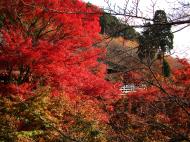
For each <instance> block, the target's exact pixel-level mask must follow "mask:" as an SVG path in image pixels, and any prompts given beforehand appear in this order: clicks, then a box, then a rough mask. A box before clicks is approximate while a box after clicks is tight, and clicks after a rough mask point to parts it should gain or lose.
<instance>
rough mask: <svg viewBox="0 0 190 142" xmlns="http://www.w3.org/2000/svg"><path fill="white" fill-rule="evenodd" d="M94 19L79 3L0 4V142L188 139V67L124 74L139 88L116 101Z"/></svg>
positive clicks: (14, 0) (16, 0) (93, 10)
mask: <svg viewBox="0 0 190 142" xmlns="http://www.w3.org/2000/svg"><path fill="white" fill-rule="evenodd" d="M100 16H101V10H100V9H99V8H98V7H96V6H93V5H91V4H89V3H88V4H86V3H84V2H82V1H80V0H64V1H62V0H42V1H39V0H1V1H0V120H1V122H0V141H5V142H6V141H8V142H9V141H18V142H22V141H23V142H32V141H39V142H44V141H47V142H55V141H65V142H70V141H80V142H106V141H107V142H112V141H113V142H124V141H129V142H133V141H146V142H152V141H158V142H178V141H179V142H180V141H181V142H186V141H190V131H189V128H190V103H189V102H190V96H189V94H190V87H189V86H190V64H189V63H188V62H187V61H186V60H179V61H178V63H179V64H180V67H179V68H172V71H171V76H170V77H166V76H163V75H162V74H161V72H162V70H159V71H158V72H155V71H157V70H155V69H156V68H155V67H153V69H152V67H151V68H148V67H147V68H146V69H144V70H141V72H139V71H131V72H129V73H128V74H127V75H126V76H124V78H125V83H135V84H141V83H142V84H144V83H145V85H146V87H145V88H141V89H138V90H136V92H131V93H128V94H127V95H125V96H124V97H121V96H120V97H119V96H118V94H120V92H119V85H118V84H119V83H118V84H112V83H111V82H108V81H106V80H105V74H106V65H105V64H103V63H102V62H101V61H102V59H103V58H104V56H105V52H106V50H105V48H104V47H100V45H103V44H100V45H98V46H96V45H97V43H99V42H101V41H102V37H104V36H100V35H99V32H100V30H101V28H100V26H99V17H100ZM151 69H152V70H151ZM146 75H147V76H146Z"/></svg>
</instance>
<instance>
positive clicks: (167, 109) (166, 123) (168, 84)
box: [111, 60, 190, 141]
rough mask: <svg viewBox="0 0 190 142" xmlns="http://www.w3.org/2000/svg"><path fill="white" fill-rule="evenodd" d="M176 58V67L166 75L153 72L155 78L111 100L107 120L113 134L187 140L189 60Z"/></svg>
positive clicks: (189, 137)
mask: <svg viewBox="0 0 190 142" xmlns="http://www.w3.org/2000/svg"><path fill="white" fill-rule="evenodd" d="M178 62H179V63H180V68H177V69H173V71H172V76H171V77H170V78H164V77H161V75H158V74H156V75H154V77H157V78H155V79H157V80H155V81H154V82H152V84H150V85H149V86H147V88H146V89H138V90H136V92H131V93H128V94H127V95H126V98H124V99H122V100H120V101H118V102H117V103H116V104H115V107H114V113H113V114H112V118H111V122H112V127H113V128H114V129H115V130H114V132H115V137H116V138H118V137H119V138H121V139H123V141H133V140H138V139H141V140H144V141H189V140H190V131H189V126H190V64H189V63H188V61H186V60H178ZM134 80H136V78H134ZM116 119H117V120H118V121H117V123H115V122H116V121H115V120H116ZM121 133H122V135H121ZM137 133H138V134H137ZM132 139H133V140H132Z"/></svg>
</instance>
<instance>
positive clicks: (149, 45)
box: [138, 10, 173, 61]
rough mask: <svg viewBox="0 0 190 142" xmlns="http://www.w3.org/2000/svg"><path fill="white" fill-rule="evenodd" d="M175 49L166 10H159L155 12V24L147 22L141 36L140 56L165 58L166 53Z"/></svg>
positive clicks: (148, 58) (149, 59)
mask: <svg viewBox="0 0 190 142" xmlns="http://www.w3.org/2000/svg"><path fill="white" fill-rule="evenodd" d="M171 49H173V34H172V32H171V25H170V24H169V23H168V20H167V16H166V13H165V11H163V10H157V11H156V12H155V14H154V18H153V24H151V23H147V24H146V25H145V28H144V31H143V33H142V35H141V36H140V38H139V49H138V56H139V58H140V59H141V60H143V59H147V61H151V60H152V59H154V58H156V57H158V55H159V56H160V57H161V58H164V54H165V53H167V52H168V53H169V52H170V50H171Z"/></svg>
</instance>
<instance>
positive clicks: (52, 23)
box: [0, 0, 117, 98]
mask: <svg viewBox="0 0 190 142" xmlns="http://www.w3.org/2000/svg"><path fill="white" fill-rule="evenodd" d="M10 3H11V4H10ZM0 4H1V6H0V11H2V12H3V14H4V15H3V16H4V17H5V19H4V21H3V22H4V25H3V27H2V29H1V32H0V33H1V35H2V36H1V37H2V43H1V45H0V46H1V48H0V71H1V73H3V74H6V75H7V78H4V80H3V79H2V80H3V81H1V82H3V83H1V85H0V86H1V88H3V87H4V83H7V84H8V85H7V84H6V87H7V86H9V85H10V84H15V85H16V86H17V88H20V87H21V86H22V84H28V85H27V86H28V88H29V86H30V89H27V91H32V90H34V89H35V88H36V87H37V86H38V85H48V86H51V87H52V88H53V90H55V91H53V93H54V95H56V94H57V92H58V91H57V90H59V91H60V90H64V91H65V92H68V94H70V95H71V94H72V95H76V94H84V95H90V96H101V97H106V98H110V97H115V94H117V89H115V87H114V86H113V85H112V84H111V83H108V82H107V81H105V80H104V74H105V65H103V64H102V63H100V62H98V61H97V60H98V59H99V58H102V57H103V55H104V52H105V51H104V49H102V48H96V47H93V44H95V43H96V42H99V41H100V40H101V39H100V37H99V31H100V26H99V16H100V11H99V9H98V8H97V7H95V6H92V5H88V4H85V3H83V2H81V1H79V0H74V1H70V0H65V1H64V2H63V1H61V0H45V1H38V0H16V1H12V0H3V1H1V3H0ZM87 13H91V14H87ZM92 13H96V14H92ZM25 86H26V85H25ZM20 89H22V87H21V88H20ZM1 90H3V89H1ZM17 90H18V89H17ZM17 90H15V91H17ZM11 93H12V92H11ZM25 94H26V93H25Z"/></svg>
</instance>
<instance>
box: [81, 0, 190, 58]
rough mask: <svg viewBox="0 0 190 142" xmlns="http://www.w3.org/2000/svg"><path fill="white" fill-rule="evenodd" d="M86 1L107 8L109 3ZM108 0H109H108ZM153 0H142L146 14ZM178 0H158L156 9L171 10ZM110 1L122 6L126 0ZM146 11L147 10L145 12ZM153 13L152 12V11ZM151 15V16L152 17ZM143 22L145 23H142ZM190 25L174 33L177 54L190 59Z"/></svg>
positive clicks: (98, 0) (142, 7) (141, 4)
mask: <svg viewBox="0 0 190 142" xmlns="http://www.w3.org/2000/svg"><path fill="white" fill-rule="evenodd" d="M83 1H85V2H90V3H92V4H95V5H97V6H100V7H103V8H106V7H107V4H106V3H105V2H104V1H105V0H83ZM107 1H108V0H107ZM150 1H151V0H141V1H140V7H141V9H143V13H144V15H147V14H150V13H149V12H147V11H149V10H148V8H149V7H151V2H150ZM174 1H176V0H167V3H166V2H165V1H164V0H157V3H156V5H157V7H156V9H162V10H165V11H166V13H167V12H169V11H171V7H174V6H175V4H174V3H173V2H174ZM109 2H110V3H112V6H113V5H114V4H116V6H120V7H122V6H123V5H124V3H125V0H109ZM144 11H145V12H144ZM151 15H152V13H151ZM151 15H150V17H151ZM140 24H141V23H140ZM142 24H143V23H142ZM189 35H190V27H189V28H186V29H184V30H182V31H180V32H177V33H175V34H174V50H173V52H175V56H176V55H177V56H179V57H181V58H182V57H185V58H188V59H190V37H189Z"/></svg>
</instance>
